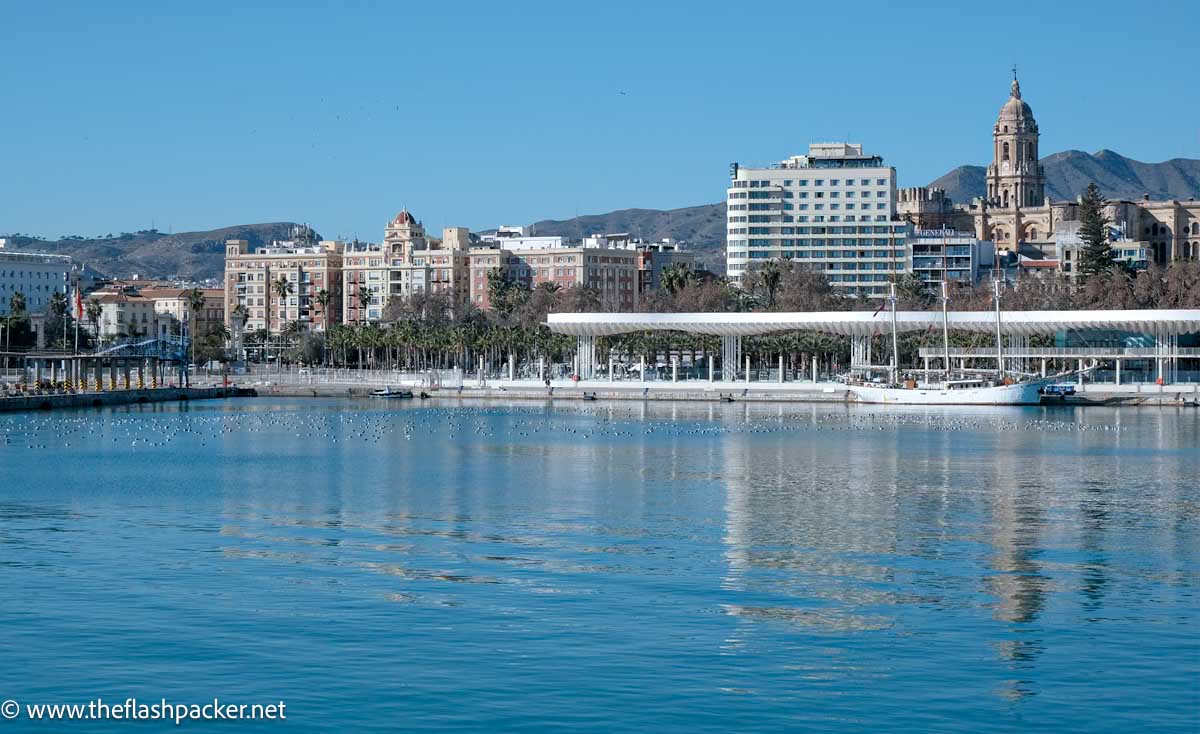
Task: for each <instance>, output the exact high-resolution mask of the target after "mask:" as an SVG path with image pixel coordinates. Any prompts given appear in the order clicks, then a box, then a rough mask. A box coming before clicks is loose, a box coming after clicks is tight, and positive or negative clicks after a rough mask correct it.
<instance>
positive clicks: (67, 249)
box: [6, 222, 296, 280]
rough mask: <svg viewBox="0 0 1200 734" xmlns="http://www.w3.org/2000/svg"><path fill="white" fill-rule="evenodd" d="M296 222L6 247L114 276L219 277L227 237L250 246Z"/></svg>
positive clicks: (14, 242) (19, 242) (19, 241)
mask: <svg viewBox="0 0 1200 734" xmlns="http://www.w3.org/2000/svg"><path fill="white" fill-rule="evenodd" d="M295 226H296V224H295V223H293V222H271V223H268V224H240V225H237V226H233V227H222V228H221V229H210V230H207V231H204V232H179V233H176V234H165V233H163V232H159V231H158V230H154V229H148V230H142V231H140V232H123V233H121V234H119V235H115V236H114V235H108V236H105V237H95V238H87V237H79V236H73V237H64V238H63V239H60V240H45V239H41V238H39V237H30V236H25V235H12V236H9V237H8V240H9V244H8V246H7V248H6V249H8V250H12V251H17V252H22V251H23V252H45V253H50V254H60V255H70V256H72V257H74V258H75V259H76V261H77V262H81V263H83V264H84V265H87V266H88V267H90V268H92V269H94V270H97V271H99V272H100V273H103V274H105V275H109V276H113V277H118V278H121V277H129V276H132V275H134V274H137V275H139V276H140V277H142V278H168V279H172V280H175V279H178V280H207V279H210V278H211V279H217V280H220V279H221V277H222V274H223V273H224V271H225V240H248V241H249V242H250V245H251V247H252V248H257V247H258V246H260V245H264V244H270V243H271V241H272V240H285V239H287V238H288V233H289V232H290V231H291V229H292V227H295Z"/></svg>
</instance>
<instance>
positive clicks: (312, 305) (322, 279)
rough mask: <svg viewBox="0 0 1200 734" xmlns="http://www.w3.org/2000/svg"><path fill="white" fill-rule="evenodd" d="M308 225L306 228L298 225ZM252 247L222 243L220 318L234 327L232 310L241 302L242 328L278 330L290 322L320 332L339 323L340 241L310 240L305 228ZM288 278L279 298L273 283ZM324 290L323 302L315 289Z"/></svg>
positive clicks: (340, 305) (340, 304) (236, 241)
mask: <svg viewBox="0 0 1200 734" xmlns="http://www.w3.org/2000/svg"><path fill="white" fill-rule="evenodd" d="M301 229H307V228H301ZM309 232H311V230H309ZM296 235H297V236H296V238H295V239H293V240H288V241H279V242H274V243H272V244H271V245H270V246H269V247H263V248H260V249H258V250H254V251H251V250H250V245H249V243H248V242H247V241H246V240H229V241H228V242H226V243H225V313H224V318H225V323H226V325H227V326H229V327H230V329H233V327H234V324H233V321H232V320H233V312H234V310H235V309H236V308H237V307H238V306H245V308H246V311H247V315H246V323H245V326H244V329H245V331H257V330H259V329H269V330H270V331H271V333H280V332H281V331H283V329H284V328H286V327H287V325H288V324H289V323H292V322H296V321H299V322H301V324H303V326H304V328H306V329H309V330H312V331H322V330H324V329H325V328H326V327H327V326H333V325H334V324H338V323H341V320H342V318H341V316H342V294H341V290H342V253H343V250H344V249H345V243H343V242H340V241H337V240H322V241H320V242H316V241H313V240H312V239H311V237H308V236H306V234H305V233H303V232H299V233H296ZM281 277H282V278H284V279H286V280H287V281H288V282H289V283H291V286H292V288H291V293H289V294H288V296H287V297H286V299H284V300H282V301H281V300H280V298H279V297H278V296H277V295H276V292H275V290H274V288H273V287H272V284H273V283H275V282H276V281H278V280H279V279H280V278H281ZM322 291H326V292H328V294H329V302H328V306H327V307H323V306H322V305H321V303H320V293H321V292H322Z"/></svg>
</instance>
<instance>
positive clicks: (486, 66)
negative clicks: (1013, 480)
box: [0, 0, 1200, 240]
mask: <svg viewBox="0 0 1200 734" xmlns="http://www.w3.org/2000/svg"><path fill="white" fill-rule="evenodd" d="M934 5H935V4H934V3H923V2H907V3H901V2H891V1H887V2H877V1H875V0H860V1H859V2H854V3H821V4H816V3H800V2H794V3H767V4H763V3H757V4H755V3H750V4H747V3H735V2H721V3H705V2H690V3H675V4H671V5H670V6H665V5H660V4H658V3H653V2H645V1H644V0H643V1H642V2H635V3H624V2H612V1H606V2H595V3H587V4H584V3H573V2H562V1H561V0H559V1H557V2H548V3H501V2H478V3H477V2H467V1H463V0H460V1H459V2H452V3H451V2H422V3H392V2H354V1H352V0H340V1H338V2H332V1H331V2H304V1H303V0H297V1H295V2H288V3H285V2H280V3H264V2H239V3H223V2H167V1H163V0H160V1H158V2H122V1H121V0H112V1H111V2H103V3H100V2H95V3H93V2H88V3H63V2H50V1H47V2H20V1H18V0H0V17H2V18H3V27H4V32H3V34H2V38H3V43H2V44H0V232H9V233H11V232H24V233H32V234H40V235H46V236H58V235H65V234H85V235H92V234H104V233H107V232H119V231H122V230H133V229H142V228H146V227H149V226H150V225H151V223H152V222H153V224H154V225H156V226H157V227H158V228H159V229H162V230H166V229H167V228H168V227H170V228H171V229H173V231H176V232H178V231H184V230H192V229H208V228H212V227H218V226H225V225H230V224H240V223H249V222H265V221H277V220H300V221H307V222H310V223H312V224H313V225H314V226H315V227H316V228H317V229H318V230H319V231H320V232H321V233H322V234H324V235H325V236H329V237H332V236H345V237H353V236H358V237H360V238H362V239H371V240H378V239H380V238H381V237H382V230H383V226H384V224H385V222H386V221H387V220H388V219H389V218H390V217H391V216H392V215H393V214H394V213H395V212H396V211H398V210H399V209H400V208H401V207H402V206H408V207H409V209H410V210H412V211H414V212H415V213H416V214H417V216H418V217H420V218H421V219H423V220H424V221H425V224H426V226H427V227H429V228H431V229H433V230H435V231H436V230H439V229H440V228H441V227H442V226H446V225H451V224H455V225H465V226H469V227H472V228H475V229H478V228H483V227H487V226H491V225H496V224H501V223H512V224H521V223H528V222H530V221H533V220H536V219H541V218H564V217H570V216H573V215H574V214H576V213H577V212H578V213H581V214H586V213H597V212H604V211H609V210H612V209H619V208H626V207H648V208H673V207H678V206H687V205H693V204H703V203H709V202H713V201H718V200H720V199H721V198H722V197H723V194H724V189H725V185H726V180H727V169H728V164H729V163H730V162H731V161H740V162H742V163H743V164H764V163H768V162H772V161H776V160H779V159H782V158H784V157H786V156H788V155H791V154H794V153H799V152H803V151H804V150H805V148H806V147H807V145H808V143H809V142H812V141H829V140H842V139H845V138H846V137H847V136H848V137H849V138H850V139H851V140H852V141H856V142H862V143H863V144H864V145H865V146H866V147H867V148H868V150H870V151H875V152H878V153H880V154H882V155H883V156H884V157H885V159H886V160H887V161H888V162H889V163H890V164H892V165H895V166H896V167H897V170H898V172H899V177H900V182H901V185H918V184H924V183H927V182H928V181H930V180H931V179H933V178H936V177H937V176H939V175H941V174H942V173H944V172H946V171H947V170H949V169H950V168H952V167H954V166H956V165H959V164H961V163H975V164H982V163H985V162H986V160H987V158H988V155H989V135H990V129H991V125H992V123H993V122H994V120H995V116H996V114H997V112H998V110H999V109H1000V106H1001V104H1003V102H1004V100H1005V98H1006V97H1007V94H1008V86H1009V80H1010V72H1009V68H1010V67H1011V66H1012V64H1013V63H1016V64H1017V65H1018V67H1019V69H1020V77H1021V84H1022V90H1023V91H1024V95H1025V99H1026V100H1027V101H1028V102H1029V103H1030V104H1031V105H1032V106H1033V109H1034V113H1035V114H1036V116H1037V118H1038V121H1039V124H1040V125H1041V128H1042V151H1043V153H1046V154H1048V153H1051V152H1056V151H1059V150H1064V149H1068V148H1076V149H1081V150H1086V151H1092V152H1094V151H1096V150H1098V149H1100V148H1111V149H1113V150H1116V151H1117V152H1120V153H1122V154H1124V155H1127V156H1130V157H1133V158H1137V159H1139V160H1145V161H1160V160H1165V159H1168V158H1174V157H1189V158H1200V123H1198V122H1197V121H1198V120H1200V94H1198V93H1197V87H1196V72H1197V71H1198V70H1200V57H1198V56H1197V55H1196V50H1195V44H1194V43H1192V42H1191V41H1190V40H1189V39H1190V38H1191V36H1193V35H1195V32H1196V29H1198V28H1200V3H1197V2H1194V0H1187V1H1184V0H1176V1H1175V2H1153V1H1150V2H1139V3H1128V2H1123V3H1116V2H1106V1H1104V0H1101V1H1092V2H1059V1H1058V0H1056V1H1055V2H1028V3H1022V2H1011V3H1003V2H1001V3H995V2H992V3H978V2H957V3H953V4H951V3H945V4H942V5H941V7H940V9H938V8H935V7H934ZM622 92H624V94H622Z"/></svg>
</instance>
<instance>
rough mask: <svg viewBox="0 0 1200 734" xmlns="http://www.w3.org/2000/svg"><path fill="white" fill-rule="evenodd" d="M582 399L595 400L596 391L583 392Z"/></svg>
mask: <svg viewBox="0 0 1200 734" xmlns="http://www.w3.org/2000/svg"><path fill="white" fill-rule="evenodd" d="M583 399H584V400H595V399H596V393H594V392H592V393H588V392H585V393H584V394H583Z"/></svg>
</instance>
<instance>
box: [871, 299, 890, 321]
mask: <svg viewBox="0 0 1200 734" xmlns="http://www.w3.org/2000/svg"><path fill="white" fill-rule="evenodd" d="M886 308H887V301H884V302H883V303H881V304H879V308H877V309H875V313H873V314H871V318H875V317H876V316H878V315H879V312H880V311H883V310H884V309H886Z"/></svg>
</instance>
